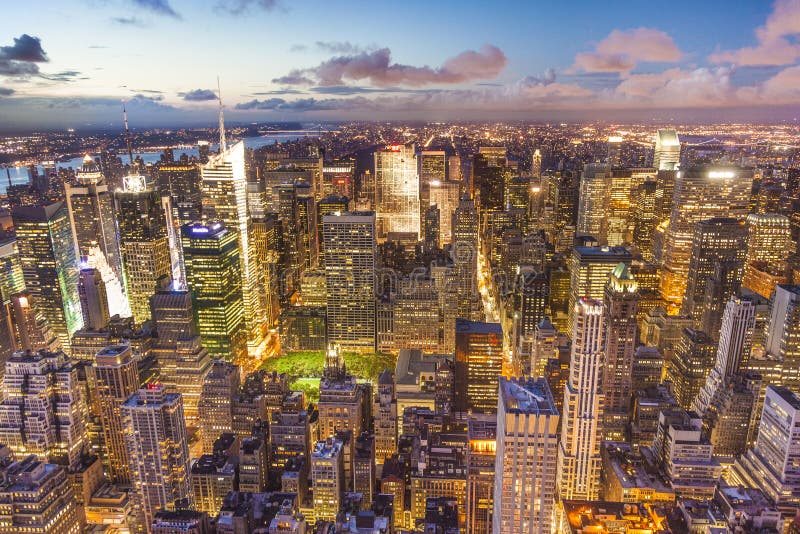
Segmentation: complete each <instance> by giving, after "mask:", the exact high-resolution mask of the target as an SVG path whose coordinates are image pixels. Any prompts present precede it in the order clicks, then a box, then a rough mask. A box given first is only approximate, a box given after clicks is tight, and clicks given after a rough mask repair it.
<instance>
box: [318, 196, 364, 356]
mask: <svg viewBox="0 0 800 534" xmlns="http://www.w3.org/2000/svg"><path fill="white" fill-rule="evenodd" d="M322 225H323V238H324V243H325V283H326V285H327V288H328V299H327V301H328V307H327V323H328V344H329V345H331V344H332V345H338V346H340V347H341V348H342V349H343V350H359V351H374V350H375V326H376V325H375V255H376V243H375V214H374V213H373V212H350V213H345V214H342V215H338V216H337V215H326V216H325V217H323V220H322Z"/></svg>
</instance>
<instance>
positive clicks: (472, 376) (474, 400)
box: [453, 318, 503, 413]
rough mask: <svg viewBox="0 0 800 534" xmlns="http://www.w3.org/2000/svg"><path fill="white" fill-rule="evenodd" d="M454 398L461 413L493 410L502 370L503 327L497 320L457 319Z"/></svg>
mask: <svg viewBox="0 0 800 534" xmlns="http://www.w3.org/2000/svg"><path fill="white" fill-rule="evenodd" d="M455 364H456V369H455V384H456V390H455V399H454V403H453V410H455V411H456V412H460V413H494V411H495V410H496V409H497V379H498V378H499V377H500V375H501V374H502V370H503V329H502V327H501V326H500V324H499V323H479V322H475V321H468V320H467V319H461V318H458V319H456V356H455Z"/></svg>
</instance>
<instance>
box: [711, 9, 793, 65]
mask: <svg viewBox="0 0 800 534" xmlns="http://www.w3.org/2000/svg"><path fill="white" fill-rule="evenodd" d="M755 34H756V41H757V44H756V45H755V46H747V47H744V48H740V49H738V50H726V51H722V52H716V53H714V54H711V56H709V60H710V61H711V62H713V63H733V64H736V65H791V64H792V63H794V62H795V61H796V60H797V59H798V58H800V44H797V43H796V40H795V39H796V37H797V36H798V35H800V1H798V0H777V1H776V2H775V5H774V7H773V9H772V13H770V14H769V16H768V17H767V20H766V22H765V23H764V25H763V26H759V27H758V28H756V31H755ZM790 38H792V39H790Z"/></svg>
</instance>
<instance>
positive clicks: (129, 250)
mask: <svg viewBox="0 0 800 534" xmlns="http://www.w3.org/2000/svg"><path fill="white" fill-rule="evenodd" d="M145 183H146V182H145ZM115 197H116V202H117V219H118V224H119V238H120V245H121V247H122V257H123V260H124V262H125V286H126V288H127V290H128V301H129V302H130V308H131V313H132V314H133V319H134V321H136V322H137V323H140V324H141V323H142V322H144V321H147V320H148V319H150V297H151V296H152V295H153V293H155V292H156V282H157V281H158V279H159V278H161V277H162V276H170V277H172V261H171V257H170V250H169V236H168V232H167V217H168V214H166V213H164V210H163V209H162V206H161V195H160V194H159V192H158V191H156V190H154V189H149V188H144V189H141V190H139V189H137V188H133V189H129V190H125V191H118V192H117V193H116V194H115Z"/></svg>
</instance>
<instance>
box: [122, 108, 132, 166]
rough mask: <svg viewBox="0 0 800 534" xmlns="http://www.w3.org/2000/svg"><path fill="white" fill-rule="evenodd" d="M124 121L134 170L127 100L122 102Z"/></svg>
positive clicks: (129, 154)
mask: <svg viewBox="0 0 800 534" xmlns="http://www.w3.org/2000/svg"><path fill="white" fill-rule="evenodd" d="M122 120H123V122H124V123H125V142H126V143H127V144H128V157H129V158H130V160H131V168H133V149H132V148H131V131H130V130H129V129H128V112H127V111H126V110H125V100H123V101H122Z"/></svg>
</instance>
